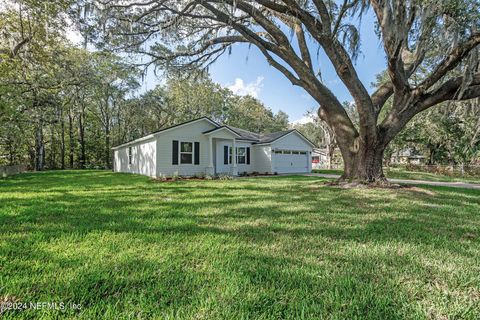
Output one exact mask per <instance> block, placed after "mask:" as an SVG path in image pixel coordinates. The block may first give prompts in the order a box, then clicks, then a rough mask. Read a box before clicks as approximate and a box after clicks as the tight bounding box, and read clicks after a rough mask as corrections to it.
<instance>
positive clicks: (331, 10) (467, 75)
mask: <svg viewBox="0 0 480 320" xmlns="http://www.w3.org/2000/svg"><path fill="white" fill-rule="evenodd" d="M93 4H94V5H96V10H94V11H93V14H92V16H91V19H92V20H93V21H94V22H93V23H95V24H102V25H103V26H104V30H105V32H104V33H102V35H103V38H102V43H103V44H105V43H108V44H109V46H110V47H111V48H116V49H119V48H121V49H124V50H127V51H129V52H136V53H142V54H148V55H150V56H151V57H152V58H153V60H154V62H155V63H157V64H158V65H160V66H163V67H165V68H183V69H184V70H188V69H191V68H195V69H197V68H198V67H199V66H204V67H205V66H208V65H209V64H210V63H211V62H212V61H215V60H216V58H218V56H219V55H221V54H223V53H225V52H228V50H229V49H230V48H231V46H232V45H233V44H235V43H248V44H250V45H253V46H255V47H256V48H258V49H259V52H260V53H261V54H263V56H264V57H265V59H266V60H267V61H268V63H269V64H270V65H272V66H273V67H274V68H276V69H277V70H278V71H280V72H281V73H282V74H283V75H285V77H287V78H288V79H289V80H290V81H291V82H292V84H293V85H296V86H300V87H302V88H303V89H305V90H306V91H307V92H308V93H309V94H310V95H311V96H312V97H313V98H314V99H315V100H316V101H317V102H318V103H319V105H320V106H321V108H320V109H319V112H318V114H319V116H320V118H321V119H323V120H325V121H326V122H327V123H328V125H329V126H330V128H331V129H332V130H333V132H334V133H335V136H336V139H337V142H338V145H339V148H340V150H341V152H342V157H343V160H344V164H345V170H344V174H343V176H342V178H343V179H349V180H352V179H354V180H360V181H369V182H374V181H380V182H383V181H384V180H385V177H384V175H383V170H382V160H383V155H384V151H385V149H386V147H387V146H388V144H389V143H390V142H391V141H392V139H393V138H394V137H395V136H396V135H397V134H398V133H399V132H400V131H401V130H402V129H403V128H404V127H405V125H406V124H407V123H408V122H409V121H410V120H411V119H412V118H413V117H414V116H415V115H416V114H418V113H420V112H422V111H424V110H427V109H428V108H430V107H433V106H436V105H438V104H440V103H442V102H444V101H449V100H467V99H470V98H474V97H477V96H479V95H480V74H479V73H478V44H479V43H480V33H479V32H478V28H479V26H480V25H479V24H480V8H479V6H480V4H479V3H478V1H476V0H464V1H454V0H439V1H435V2H431V1H426V0H407V1H387V0H371V1H364V0H345V1H343V2H342V3H341V4H337V3H336V2H333V1H322V0H305V1H295V0H283V1H276V0H257V1H255V2H252V1H247V0H224V1H217V0H211V1H209V0H204V1H195V0H184V1H177V0H159V1H148V2H136V1H125V2H122V3H118V2H116V1H102V2H99V1H93ZM369 8H371V9H373V13H374V14H375V17H376V19H377V31H378V35H379V37H380V39H381V41H382V43H383V46H384V51H385V54H386V61H387V72H386V74H387V75H388V78H387V81H386V82H384V83H383V84H382V85H381V86H379V87H378V88H377V90H376V91H375V92H374V93H373V94H371V95H370V94H369V93H368V90H367V89H366V87H365V86H364V84H363V83H362V82H361V81H360V80H359V77H358V74H357V71H356V69H355V67H354V64H353V60H354V59H355V57H356V56H357V54H358V52H359V43H360V42H359V34H358V30H357V29H356V28H355V26H354V25H353V24H351V21H352V17H354V16H356V17H358V18H361V16H363V15H365V14H368V12H369ZM291 35H292V36H291ZM294 42H295V43H294ZM312 49H313V50H317V49H319V50H323V51H324V52H325V54H326V56H327V57H328V59H329V62H330V63H331V64H332V65H333V67H334V69H335V71H336V73H337V75H338V77H339V78H340V80H341V81H342V82H343V84H344V85H345V86H346V88H347V89H348V90H349V92H350V94H351V96H352V97H353V99H354V102H355V107H356V111H357V113H358V119H359V125H358V128H356V127H355V125H354V124H353V122H352V119H350V117H349V116H348V114H347V112H346V111H345V109H344V108H343V106H342V104H341V103H340V102H339V101H338V99H337V97H335V95H334V94H333V93H332V92H331V91H330V89H329V88H328V87H327V86H326V84H325V83H323V82H322V81H321V79H320V78H319V77H318V74H319V70H318V68H317V64H315V63H314V62H315V61H313V60H312V56H314V55H313V54H312ZM419 69H423V70H424V71H423V72H422V75H420V76H419V75H417V70H419ZM454 69H455V70H457V71H459V73H460V74H461V75H456V74H453V73H452V70H454ZM457 74H458V73H457ZM389 98H391V99H392V108H391V110H390V111H389V112H388V114H386V116H385V117H384V118H382V119H380V118H379V113H380V112H381V110H382V108H383V106H384V105H385V102H386V101H387V100H388V99H389Z"/></svg>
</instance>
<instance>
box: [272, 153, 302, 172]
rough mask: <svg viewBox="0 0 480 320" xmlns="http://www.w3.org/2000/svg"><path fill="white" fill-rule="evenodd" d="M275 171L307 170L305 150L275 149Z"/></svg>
mask: <svg viewBox="0 0 480 320" xmlns="http://www.w3.org/2000/svg"><path fill="white" fill-rule="evenodd" d="M274 157H275V171H276V172H278V173H302V172H308V155H307V152H305V151H291V150H276V151H275V153H274Z"/></svg>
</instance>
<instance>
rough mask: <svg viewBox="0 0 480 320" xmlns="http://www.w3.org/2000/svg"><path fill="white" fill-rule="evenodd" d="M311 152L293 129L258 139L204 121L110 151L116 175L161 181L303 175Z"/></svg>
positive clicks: (122, 145) (186, 124)
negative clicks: (174, 177) (200, 176)
mask: <svg viewBox="0 0 480 320" xmlns="http://www.w3.org/2000/svg"><path fill="white" fill-rule="evenodd" d="M313 148H314V145H313V143H312V142H310V141H309V140H308V139H307V138H305V137H304V136H303V135H302V134H301V133H299V132H298V131H297V130H295V129H293V130H288V131H282V132H274V133H269V134H259V133H254V132H250V131H247V130H243V129H239V128H235V127H232V126H227V125H221V124H219V123H217V122H215V121H213V120H211V119H209V118H207V117H203V118H200V119H195V120H192V121H188V122H185V123H181V124H178V125H176V126H173V127H170V128H165V129H162V130H160V131H157V132H154V133H152V134H149V135H147V136H145V137H142V138H139V139H136V140H133V141H130V142H127V143H124V144H121V145H119V146H116V147H114V148H112V149H113V150H114V171H115V172H131V173H138V174H143V175H147V176H152V177H158V176H161V175H166V176H170V175H174V174H178V175H182V176H193V175H197V174H209V175H214V174H231V175H237V174H239V173H243V172H248V173H251V172H259V173H305V172H310V171H311V164H312V160H311V152H312V149H313Z"/></svg>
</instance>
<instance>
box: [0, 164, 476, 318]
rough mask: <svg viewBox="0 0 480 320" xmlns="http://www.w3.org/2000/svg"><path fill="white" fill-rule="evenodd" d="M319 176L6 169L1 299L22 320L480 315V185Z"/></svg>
mask: <svg viewBox="0 0 480 320" xmlns="http://www.w3.org/2000/svg"><path fill="white" fill-rule="evenodd" d="M323 181H324V180H322V179H319V178H316V177H302V176H290V177H277V178H275V179H272V178H250V179H238V180H234V181H219V180H216V181H179V182H168V183H159V182H153V181H152V180H150V179H149V178H147V177H142V176H135V175H128V174H114V173H110V172H106V171H64V172H42V173H34V174H24V175H19V176H16V177H14V178H9V179H4V180H0V301H1V300H2V299H5V298H6V297H7V299H10V300H15V301H21V302H29V301H33V302H40V301H46V302H64V303H69V302H70V303H71V302H73V303H76V304H80V305H81V306H82V308H81V310H72V309H69V308H67V309H66V310H65V311H59V310H52V309H42V310H25V311H6V312H4V313H3V314H2V316H3V317H4V318H6V319H13V318H15V319H17V318H38V317H40V316H43V317H45V318H53V317H57V316H62V317H67V318H83V319H93V318H105V319H119V318H151V317H156V318H166V319H191V318H200V319H202V318H205V319H237V318H243V319H302V318H304V319H312V318H316V319H318V318H323V319H439V318H445V319H446V318H456V319H478V318H479V317H480V233H479V231H480V215H479V214H480V192H479V191H476V190H463V189H454V188H441V187H428V188H427V187H426V188H414V189H401V190H383V189H382V190H378V189H375V190H374V189H362V190H355V189H351V190H344V189H337V188H331V187H327V186H325V185H323Z"/></svg>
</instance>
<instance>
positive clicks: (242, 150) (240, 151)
mask: <svg viewBox="0 0 480 320" xmlns="http://www.w3.org/2000/svg"><path fill="white" fill-rule="evenodd" d="M228 163H229V164H232V147H228ZM246 163H247V148H246V147H237V164H246Z"/></svg>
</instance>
